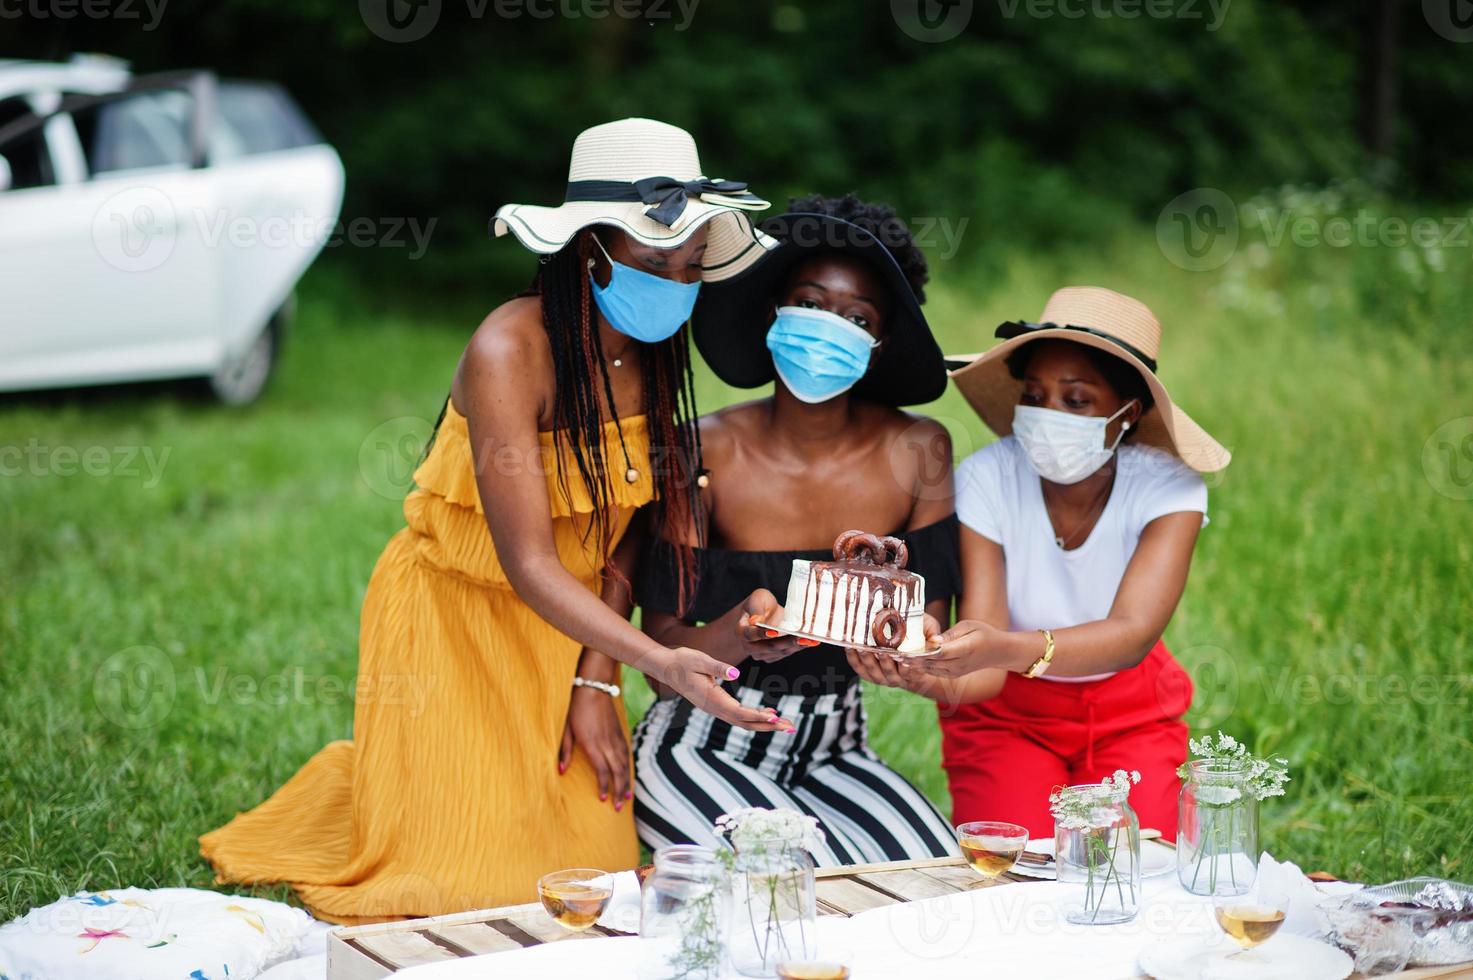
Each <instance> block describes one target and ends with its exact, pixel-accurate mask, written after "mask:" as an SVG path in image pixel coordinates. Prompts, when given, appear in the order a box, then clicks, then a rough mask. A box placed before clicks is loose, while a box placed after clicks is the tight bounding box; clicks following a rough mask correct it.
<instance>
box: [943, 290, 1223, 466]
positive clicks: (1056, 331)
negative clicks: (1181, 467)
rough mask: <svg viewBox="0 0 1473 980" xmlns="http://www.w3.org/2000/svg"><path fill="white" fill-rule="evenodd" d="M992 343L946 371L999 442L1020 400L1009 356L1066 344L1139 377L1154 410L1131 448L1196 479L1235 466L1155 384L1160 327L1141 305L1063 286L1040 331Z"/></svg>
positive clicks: (1018, 331) (1017, 326)
mask: <svg viewBox="0 0 1473 980" xmlns="http://www.w3.org/2000/svg"><path fill="white" fill-rule="evenodd" d="M997 336H999V337H1002V338H1004V340H1003V342H1002V343H1000V344H998V345H997V346H996V347H994V348H992V349H991V350H989V351H987V352H986V353H985V354H968V355H963V356H959V357H953V358H949V359H948V364H951V365H953V366H955V365H957V364H964V365H965V366H964V367H958V368H957V369H956V370H953V371H952V372H951V378H952V380H953V381H955V382H956V386H957V388H958V389H959V390H960V391H961V393H962V395H963V396H964V397H965V398H966V399H967V401H968V402H969V403H970V404H971V406H972V408H974V409H976V411H977V414H978V415H980V416H982V421H983V422H986V423H987V427H988V428H989V429H991V430H992V431H993V432H996V433H997V434H998V435H1000V436H1006V435H1011V434H1012V431H1013V409H1014V408H1015V407H1016V406H1017V404H1018V396H1019V395H1021V394H1022V392H1023V382H1022V381H1019V380H1018V379H1017V378H1014V377H1013V376H1012V375H1011V374H1010V373H1008V365H1007V359H1008V355H1009V354H1011V353H1012V352H1013V351H1015V350H1017V349H1018V348H1019V347H1022V346H1023V345H1024V344H1029V343H1033V342H1035V341H1039V340H1047V339H1053V340H1067V341H1069V342H1071V343H1075V344H1083V345H1085V346H1086V347H1094V348H1097V349H1099V350H1102V351H1105V352H1106V353H1109V354H1113V355H1114V356H1116V357H1118V358H1120V359H1121V360H1122V361H1124V362H1126V363H1127V364H1129V365H1130V366H1131V367H1133V368H1135V369H1136V370H1137V371H1139V372H1140V374H1141V377H1142V378H1143V379H1144V380H1145V382H1146V387H1148V388H1149V389H1150V391H1151V395H1152V396H1153V397H1154V398H1155V401H1156V404H1155V405H1153V406H1151V409H1150V411H1148V412H1146V414H1145V415H1143V416H1141V420H1140V422H1139V423H1138V425H1137V428H1136V432H1135V435H1133V436H1132V437H1131V440H1130V441H1131V443H1132V444H1134V445H1142V446H1154V447H1156V448H1157V449H1162V450H1165V451H1166V452H1168V453H1171V454H1172V455H1173V456H1176V457H1177V458H1179V459H1180V460H1181V461H1182V462H1183V463H1186V464H1187V465H1188V466H1190V467H1191V468H1192V469H1194V470H1196V471H1197V472H1199V473H1215V472H1217V471H1218V470H1220V469H1223V468H1224V467H1226V466H1227V465H1228V463H1229V462H1231V461H1232V458H1233V457H1232V453H1230V452H1228V451H1227V450H1226V449H1225V448H1223V446H1222V444H1221V443H1219V442H1218V441H1217V440H1216V439H1214V438H1212V436H1210V435H1208V434H1207V430H1205V429H1203V428H1202V427H1201V426H1200V425H1198V424H1197V423H1196V422H1194V421H1192V417H1191V416H1190V415H1188V414H1187V413H1186V412H1184V411H1182V409H1181V408H1180V407H1179V406H1178V405H1177V404H1176V403H1175V402H1173V401H1172V400H1171V395H1169V394H1167V392H1166V387H1165V386H1164V385H1162V384H1161V381H1160V379H1159V378H1157V377H1156V358H1157V357H1158V356H1159V353H1160V349H1161V322H1160V321H1159V320H1157V319H1156V315H1155V314H1154V313H1152V312H1151V311H1150V310H1149V309H1147V308H1146V305H1145V304H1144V303H1141V302H1140V301H1139V300H1134V299H1131V298H1130V297H1129V296H1123V295H1121V294H1120V293H1117V292H1114V291H1113V290H1109V289H1101V288H1099V287H1097V286H1066V287H1065V288H1063V289H1060V290H1059V291H1057V292H1056V293H1054V294H1053V295H1052V296H1050V297H1049V300H1048V304H1047V305H1046V306H1045V307H1044V308H1043V315H1042V316H1040V317H1039V318H1038V322H1037V323H1029V322H1026V321H1013V322H1009V323H1004V324H1003V325H1002V326H1000V327H998V328H997Z"/></svg>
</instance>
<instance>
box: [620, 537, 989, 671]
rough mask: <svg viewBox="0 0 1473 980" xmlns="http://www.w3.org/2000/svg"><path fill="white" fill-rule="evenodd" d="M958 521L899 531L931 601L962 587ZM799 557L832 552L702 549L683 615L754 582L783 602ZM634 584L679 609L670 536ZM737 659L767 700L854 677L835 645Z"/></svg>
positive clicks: (734, 597)
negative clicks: (770, 659)
mask: <svg viewBox="0 0 1473 980" xmlns="http://www.w3.org/2000/svg"><path fill="white" fill-rule="evenodd" d="M959 527H960V525H959V524H958V523H957V518H956V515H955V514H951V515H949V516H947V517H945V518H942V519H941V520H939V521H937V522H936V523H934V524H928V525H926V526H925V527H921V528H916V529H915V530H914V531H903V532H898V533H896V534H895V537H898V538H900V539H901V540H903V541H904V542H905V543H906V545H907V546H908V547H909V549H910V564H909V568H910V570H911V571H913V572H916V573H917V574H919V575H920V576H922V577H923V578H924V579H925V580H926V602H927V603H930V602H933V601H935V600H937V599H948V600H949V599H952V598H953V597H955V596H957V595H958V594H960V592H961V583H962V573H961V554H960V548H961V545H960V542H959V540H958V533H959ZM795 558H806V559H809V560H810V561H829V560H832V558H833V553H832V552H831V551H829V550H826V549H815V550H812V551H734V550H731V549H727V548H697V549H696V568H697V574H698V576H699V578H698V580H697V583H696V594H695V597H694V601H693V602H692V603H691V608H690V609H689V610H687V612H686V615H685V619H686V621H687V622H691V623H706V622H710V621H711V620H713V619H719V618H720V617H722V616H724V615H726V614H727V613H728V612H730V611H731V609H732V608H733V607H734V606H737V605H740V604H741V603H742V602H743V601H744V600H745V599H746V598H747V596H749V595H751V594H752V592H753V591H754V590H756V589H769V590H771V591H772V593H773V595H775V596H777V598H778V601H779V602H782V601H783V600H784V598H785V596H786V595H787V591H788V579H789V578H790V577H791V576H792V573H793V559H795ZM634 585H635V598H636V600H637V601H638V602H639V605H640V606H641V607H643V608H645V609H654V610H658V611H660V612H666V613H675V612H676V611H677V610H676V606H677V604H678V596H679V582H678V581H677V576H676V571H675V549H674V548H673V547H672V546H671V545H670V544H669V543H668V542H664V541H659V542H656V544H655V545H654V546H653V547H651V548H650V549H649V551H648V552H647V553H646V554H645V556H644V559H643V561H642V562H641V563H640V568H639V572H638V574H637V576H636V577H635V583H634ZM738 666H739V668H740V669H741V672H742V676H741V678H740V679H739V683H740V684H742V685H743V686H745V687H753V688H756V689H758V690H760V691H762V692H763V693H764V695H766V696H767V697H768V698H769V699H775V698H778V697H781V696H783V695H789V694H796V695H800V696H804V697H816V696H818V695H822V694H835V693H839V692H841V691H843V690H844V688H846V687H847V686H848V685H849V684H851V683H853V682H854V679H855V677H856V676H857V675H856V674H855V673H854V669H853V668H852V667H850V666H849V661H848V660H846V659H845V658H844V651H843V650H842V649H841V648H839V647H836V646H832V645H830V644H824V645H822V646H817V647H812V648H809V649H803V650H799V651H798V652H797V653H795V654H793V655H792V656H790V657H785V658H784V659H782V660H780V661H778V662H777V663H771V664H764V663H759V662H758V661H756V660H752V659H750V658H749V659H747V660H744V661H743V662H742V663H741V664H739V665H738Z"/></svg>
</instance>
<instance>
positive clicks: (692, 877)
mask: <svg viewBox="0 0 1473 980" xmlns="http://www.w3.org/2000/svg"><path fill="white" fill-rule="evenodd" d="M730 859H731V852H730V851H728V850H727V849H726V848H720V849H719V850H713V849H712V848H709V847H697V846H695V845H693V844H674V845H671V846H669V847H662V848H660V849H659V850H658V851H656V852H655V870H654V871H653V872H652V873H651V874H650V876H649V878H648V879H647V880H646V881H645V883H644V887H643V888H642V889H641V896H640V897H641V901H640V916H639V934H640V936H641V937H642V938H643V939H644V951H643V954H642V956H641V958H640V962H639V966H638V969H637V973H638V976H639V980H716V978H717V977H720V976H722V975H723V970H724V969H725V966H726V939H727V933H728V930H729V920H730V912H731V887H730V880H729V871H730V868H729V865H730Z"/></svg>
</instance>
